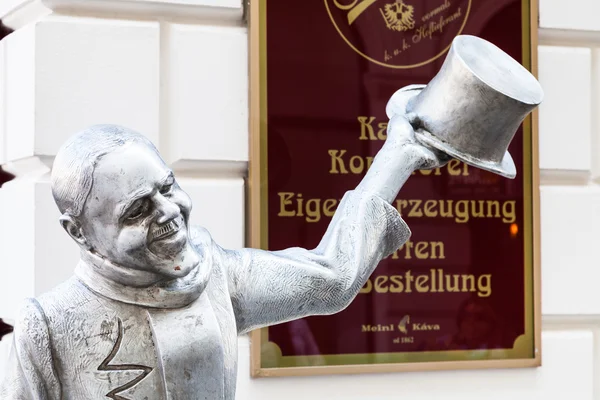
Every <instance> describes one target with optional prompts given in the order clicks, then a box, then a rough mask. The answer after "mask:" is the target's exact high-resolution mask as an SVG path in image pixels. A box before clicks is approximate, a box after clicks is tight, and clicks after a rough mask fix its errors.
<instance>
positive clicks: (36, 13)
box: [0, 0, 52, 30]
mask: <svg viewBox="0 0 600 400" xmlns="http://www.w3.org/2000/svg"><path fill="white" fill-rule="evenodd" d="M0 3H2V5H0V19H2V22H3V23H4V25H6V26H8V27H10V28H12V29H14V30H17V29H20V28H22V27H24V26H26V25H28V24H30V23H33V22H36V21H39V20H41V19H42V18H44V17H45V16H47V15H49V14H51V13H52V10H51V9H49V8H48V7H46V6H45V5H44V4H43V3H42V0H0Z"/></svg>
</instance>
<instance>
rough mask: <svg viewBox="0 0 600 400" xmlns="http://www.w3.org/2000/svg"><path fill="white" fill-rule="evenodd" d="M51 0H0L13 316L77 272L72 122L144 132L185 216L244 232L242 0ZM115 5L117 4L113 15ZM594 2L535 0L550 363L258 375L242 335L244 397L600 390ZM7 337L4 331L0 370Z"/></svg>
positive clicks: (2, 149)
mask: <svg viewBox="0 0 600 400" xmlns="http://www.w3.org/2000/svg"><path fill="white" fill-rule="evenodd" d="M44 3H45V5H46V6H48V7H51V8H55V10H54V13H53V14H49V13H50V10H49V9H47V8H45V7H44V6H42V5H41V3H40V1H33V2H31V1H24V0H10V1H8V2H4V1H2V5H0V17H2V16H4V18H5V21H7V22H8V23H12V25H14V26H16V27H18V28H20V29H18V30H17V32H15V33H14V34H12V35H10V36H9V37H8V38H6V39H5V40H3V41H2V42H0V164H1V163H9V164H10V168H11V169H12V170H13V171H15V173H16V174H17V176H18V179H16V180H14V181H12V182H10V183H8V184H7V185H5V187H3V188H2V190H0V279H2V281H3V282H5V281H6V280H11V284H10V285H6V284H4V283H3V285H2V286H3V288H6V287H8V288H9V289H10V290H9V291H8V292H6V291H4V292H2V293H0V316H2V317H5V318H7V319H8V320H11V319H12V318H13V317H14V312H15V305H16V303H17V302H18V301H19V300H20V299H21V298H23V297H25V296H35V295H38V294H40V293H41V292H43V291H45V290H47V289H49V288H50V287H52V286H54V285H55V284H56V283H57V282H60V281H62V280H63V279H65V278H66V277H67V276H69V275H70V274H71V272H72V269H73V266H74V264H75V262H76V260H77V251H76V249H75V246H74V245H73V244H72V243H71V242H70V239H68V238H67V235H66V234H64V233H63V232H62V231H61V229H60V227H59V225H58V223H57V218H58V211H57V210H56V207H55V205H54V203H53V202H52V198H51V194H50V188H49V182H48V172H49V169H48V167H47V166H48V165H51V162H52V157H53V155H54V154H55V153H56V150H57V149H58V147H59V145H60V144H61V143H62V141H63V140H64V139H65V134H68V133H70V132H74V131H76V130H78V129H80V128H83V127H85V126H87V125H89V124H92V123H97V122H110V123H119V124H124V125H126V126H129V127H131V128H134V129H137V130H139V131H141V132H143V133H145V134H147V135H148V136H149V137H150V138H151V139H152V140H153V141H155V143H157V144H158V146H159V148H160V150H161V152H162V153H163V155H164V156H165V158H166V159H167V160H168V162H170V163H171V164H172V165H173V166H174V168H175V170H176V172H177V174H178V175H179V176H181V177H182V178H180V180H181V181H182V184H183V186H184V188H185V189H186V190H188V192H189V193H190V195H191V196H192V197H193V201H194V205H195V211H194V213H193V219H194V222H196V223H201V224H203V225H205V226H206V227H207V228H208V229H209V230H210V231H211V232H212V233H213V235H214V236H215V238H216V240H217V241H219V242H221V243H222V244H223V245H225V246H231V247H241V246H243V245H244V224H243V220H244V181H243V177H244V176H245V174H246V168H247V161H248V144H247V142H248V100H247V94H248V78H247V76H248V71H247V57H248V49H247V30H246V27H245V25H244V23H243V19H242V18H243V10H242V8H241V5H240V1H238V0H227V1H216V0H204V1H203V0H170V1H169V0H163V1H156V2H150V1H146V0H130V1H121V0H103V1H92V0H86V1H83V0H45V1H44ZM23 4H25V6H22V7H21V5H23ZM116 12H119V15H121V16H125V17H123V18H122V19H119V20H116V19H111V18H112V16H114V15H117V14H116ZM598 12H600V6H598V5H597V2H595V1H594V0H571V1H570V2H569V3H568V6H567V5H566V4H565V3H564V2H558V1H557V0H541V3H540V16H541V18H540V25H541V30H540V48H539V63H540V68H539V69H540V71H539V76H540V81H541V83H542V85H543V87H544V89H545V92H546V101H545V103H544V104H543V105H542V107H541V108H540V164H541V168H542V176H541V177H542V180H541V184H542V187H541V194H542V199H541V212H542V271H543V276H542V286H543V291H542V293H543V295H542V296H543V297H542V311H543V337H542V339H543V342H542V347H543V366H542V367H541V368H537V369H521V370H483V371H458V372H457V371H447V372H429V373H402V374H400V373H399V374H377V375H363V376H358V377H356V376H322V377H305V378H276V379H261V380H251V379H250V378H249V343H248V340H247V338H240V366H239V368H240V373H239V384H238V398H239V399H261V400H269V399H273V400H274V399H279V398H286V399H288V400H293V399H300V398H313V399H328V398H332V397H340V398H347V399H396V398H401V397H408V398H411V399H431V398H444V399H461V400H468V399H473V400H475V399H477V400H479V399H481V398H486V399H488V398H489V399H506V398H512V399H515V400H516V399H551V398H556V399H564V398H566V399H590V400H591V399H595V400H600V380H599V377H600V374H599V371H600V369H599V368H598V367H599V364H598V363H599V362H600V348H599V347H598V346H597V345H596V346H594V344H595V343H597V341H598V340H600V290H596V286H597V282H598V278H600V268H598V266H599V264H600V263H599V262H598V261H599V260H600V256H599V255H598V251H597V243H598V241H599V240H600V186H598V183H599V182H600V140H599V138H600V131H599V130H600V113H599V112H598V111H599V110H598V107H599V105H600V102H599V96H600V86H599V85H600V62H599V61H600V58H599V56H600V52H599V51H600V21H598V19H597V15H598ZM61 13H62V14H63V15H59V14H61ZM75 15H87V17H82V16H79V17H77V16H75ZM159 15H162V16H167V18H166V19H162V20H161V19H158V18H156V17H157V16H159ZM166 21H169V22H166ZM176 21H179V22H176ZM8 342H9V341H8V340H3V341H2V342H0V376H1V375H2V372H1V371H2V362H1V358H2V357H3V354H4V353H5V352H6V346H7V344H8Z"/></svg>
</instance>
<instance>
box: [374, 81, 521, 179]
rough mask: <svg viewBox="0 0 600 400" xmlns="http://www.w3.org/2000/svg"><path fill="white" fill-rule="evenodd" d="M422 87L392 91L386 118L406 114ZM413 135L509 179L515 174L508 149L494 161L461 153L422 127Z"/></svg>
mask: <svg viewBox="0 0 600 400" xmlns="http://www.w3.org/2000/svg"><path fill="white" fill-rule="evenodd" d="M423 88H425V85H409V86H406V87H403V88H402V89H400V90H398V91H396V93H394V94H393V95H392V97H391V98H390V100H389V101H388V103H387V106H386V109H385V111H386V114H387V116H388V118H392V117H393V116H394V115H396V114H404V115H406V114H407V110H406V107H407V105H408V102H409V100H410V99H412V98H413V97H415V96H416V95H418V94H419V93H420V92H421V91H422V90H423ZM415 137H416V139H417V140H418V141H419V142H420V143H421V144H423V145H426V146H429V147H433V148H434V149H437V150H439V151H442V152H444V153H446V154H447V155H449V156H451V157H453V158H456V159H457V160H460V161H462V162H464V163H465V164H468V165H471V166H473V167H476V168H481V169H483V170H486V171H489V172H493V173H495V174H498V175H500V176H503V177H505V178H509V179H514V178H515V177H516V176H517V169H516V166H515V163H514V161H513V158H512V156H511V155H510V153H509V152H508V151H507V152H506V153H505V154H504V157H503V158H502V161H501V162H499V163H496V162H491V161H489V160H482V159H479V158H476V157H472V156H471V155H469V154H465V153H462V152H460V151H458V150H456V149H454V148H453V147H452V146H450V145H449V144H448V143H445V142H443V141H441V140H439V139H438V138H437V137H435V136H434V135H433V134H431V133H430V132H428V131H426V130H424V129H422V128H417V129H415Z"/></svg>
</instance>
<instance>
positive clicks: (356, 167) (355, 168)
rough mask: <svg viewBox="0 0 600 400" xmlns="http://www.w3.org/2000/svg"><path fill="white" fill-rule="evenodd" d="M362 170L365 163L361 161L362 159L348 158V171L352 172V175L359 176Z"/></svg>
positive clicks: (357, 157)
mask: <svg viewBox="0 0 600 400" xmlns="http://www.w3.org/2000/svg"><path fill="white" fill-rule="evenodd" d="M364 169H365V162H364V161H363V159H362V157H359V156H353V157H351V158H350V171H352V173H353V174H360V173H362V172H363V170H364Z"/></svg>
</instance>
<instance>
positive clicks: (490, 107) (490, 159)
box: [386, 35, 544, 179]
mask: <svg viewBox="0 0 600 400" xmlns="http://www.w3.org/2000/svg"><path fill="white" fill-rule="evenodd" d="M543 96H544V94H543V91H542V88H541V86H540V84H539V82H538V81H537V80H536V79H535V77H534V76H533V75H532V74H531V73H530V72H529V71H528V70H527V69H525V68H524V67H523V66H522V65H521V64H520V63H519V62H517V61H516V60H515V59H513V58H512V57H510V56H509V55H508V54H506V53H505V52H504V51H502V50H501V49H499V48H498V47H497V46H495V45H494V44H492V43H490V42H488V41H486V40H484V39H481V38H478V37H475V36H470V35H459V36H456V37H455V38H454V40H453V42H452V45H451V46H450V50H449V52H448V55H447V56H446V59H445V60H444V63H443V65H442V68H441V69H440V71H439V72H438V73H437V75H436V76H435V77H434V78H433V79H432V80H431V82H429V84H427V85H410V86H407V87H404V88H402V89H400V90H398V91H397V92H396V93H394V94H393V95H392V97H391V98H390V100H389V101H388V104H387V106H386V113H387V115H388V118H391V117H392V116H393V115H395V114H405V115H407V117H408V118H409V120H410V121H411V123H412V125H413V127H414V129H415V136H416V139H417V140H418V141H419V142H420V143H422V144H424V145H427V146H430V147H433V148H435V149H437V150H440V151H442V152H444V153H446V154H447V155H449V156H451V157H454V158H456V159H458V160H461V161H463V162H465V163H466V164H469V165H472V166H474V167H478V168H481V169H484V170H487V171H490V172H494V173H496V174H499V175H501V176H504V177H506V178H511V179H512V178H514V177H515V176H516V168H515V163H514V161H513V159H512V157H511V156H510V154H509V152H508V146H509V145H510V142H511V141H512V139H513V137H514V136H515V134H516V132H517V129H518V128H519V126H520V125H521V123H522V122H523V120H524V119H525V117H527V115H528V114H529V113H530V112H531V111H533V109H535V107H537V106H538V105H539V104H540V103H541V102H542V99H543Z"/></svg>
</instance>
